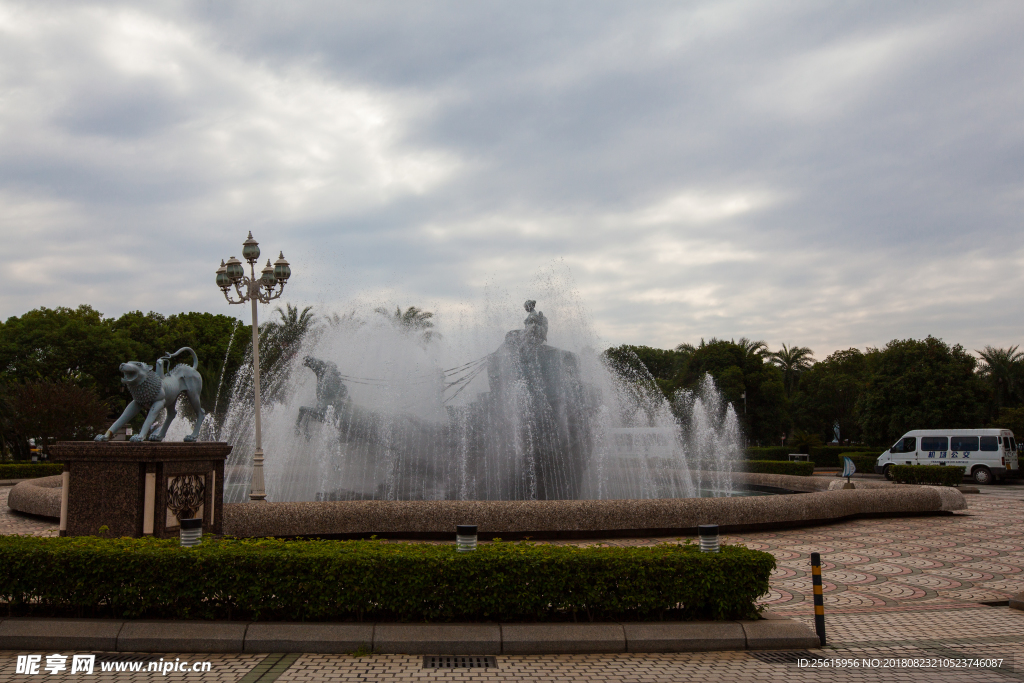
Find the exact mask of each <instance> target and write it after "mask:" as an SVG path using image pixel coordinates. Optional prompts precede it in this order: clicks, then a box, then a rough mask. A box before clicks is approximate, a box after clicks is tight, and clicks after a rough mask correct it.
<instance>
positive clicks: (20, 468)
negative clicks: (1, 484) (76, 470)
mask: <svg viewBox="0 0 1024 683" xmlns="http://www.w3.org/2000/svg"><path fill="white" fill-rule="evenodd" d="M63 471H64V465H63V464H61V463H54V462H30V463H25V464H24V465H22V464H10V463H4V464H2V465H0V479H35V478H37V477H52V476H53V475H55V474H60V473H61V472H63Z"/></svg>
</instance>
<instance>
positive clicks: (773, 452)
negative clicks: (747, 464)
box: [746, 446, 796, 460]
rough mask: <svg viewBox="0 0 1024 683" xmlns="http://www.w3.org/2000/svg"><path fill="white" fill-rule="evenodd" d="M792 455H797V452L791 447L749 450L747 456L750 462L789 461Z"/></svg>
mask: <svg viewBox="0 0 1024 683" xmlns="http://www.w3.org/2000/svg"><path fill="white" fill-rule="evenodd" d="M790 453H796V451H795V450H793V449H792V448H790V447H789V446H784V447H780V446H768V447H763V448H748V449H747V451H746V456H747V458H748V459H750V460H789V454H790Z"/></svg>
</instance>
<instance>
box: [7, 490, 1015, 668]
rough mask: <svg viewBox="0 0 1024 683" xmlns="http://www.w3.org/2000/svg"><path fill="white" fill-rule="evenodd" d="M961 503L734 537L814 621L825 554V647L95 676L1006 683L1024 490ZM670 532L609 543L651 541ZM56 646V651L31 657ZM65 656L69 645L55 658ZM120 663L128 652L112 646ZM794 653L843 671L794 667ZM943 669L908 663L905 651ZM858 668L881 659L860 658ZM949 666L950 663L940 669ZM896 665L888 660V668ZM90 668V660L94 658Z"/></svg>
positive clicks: (784, 602) (296, 664) (264, 663)
mask: <svg viewBox="0 0 1024 683" xmlns="http://www.w3.org/2000/svg"><path fill="white" fill-rule="evenodd" d="M9 490H10V489H9V488H6V487H0V533H4V534H12V533H17V534H37V535H55V533H56V532H55V528H56V524H55V523H53V522H51V521H47V520H40V519H36V518H30V517H27V516H25V515H19V514H17V513H12V512H10V511H9V510H8V509H7V507H6V500H7V492H8V491H9ZM980 490H981V493H979V494H976V495H968V496H966V499H967V502H968V510H966V511H963V512H958V513H955V514H953V515H951V516H942V517H930V516H929V517H903V518H896V519H863V520H855V521H850V522H843V523H840V524H833V525H828V526H819V527H810V528H803V529H791V530H784V531H778V532H757V533H744V534H737V535H731V536H728V537H726V538H724V539H723V540H724V541H725V542H727V543H743V544H745V545H747V546H749V547H751V548H757V549H759V550H765V551H767V552H770V553H772V554H773V555H774V556H775V558H776V559H777V561H778V569H777V570H776V572H775V574H774V576H773V578H772V582H771V585H772V590H771V593H770V594H769V595H768V596H766V597H765V598H764V602H765V604H766V605H767V606H768V608H769V609H770V611H772V612H775V613H777V614H780V615H786V616H792V617H793V618H796V619H800V620H803V621H805V622H806V623H808V624H812V625H813V617H812V614H813V611H812V606H811V578H810V566H809V557H810V553H811V552H820V553H821V555H822V562H823V570H822V574H823V577H824V590H825V605H826V615H827V616H826V620H827V633H828V638H829V645H828V647H826V648H823V649H821V650H816V651H813V652H804V653H780V652H712V653H692V654H633V655H630V654H616V655H538V656H498V657H497V658H496V663H497V668H496V669H447V670H437V669H424V668H423V658H422V657H413V656H403V655H369V656H362V657H356V656H349V655H287V656H285V657H282V656H281V655H276V656H275V655H271V656H270V657H268V656H266V655H250V654H232V655H195V656H192V655H191V654H187V653H186V654H181V655H157V656H156V658H159V657H161V656H162V657H164V658H165V660H168V661H169V660H171V659H173V658H175V657H181V658H184V659H189V660H193V659H194V660H205V661H210V662H211V671H210V673H202V674H199V673H188V674H183V673H169V674H167V675H166V676H164V675H161V674H159V673H149V674H147V673H138V674H131V673H100V672H98V671H97V673H95V674H94V675H92V676H87V677H85V678H90V679H95V680H119V681H122V680H123V681H127V680H150V679H162V680H210V681H245V683H255V682H256V681H271V680H277V681H282V682H284V681H320V680H325V681H393V680H481V681H484V680H486V681H564V680H566V679H575V680H583V681H748V680H761V679H771V678H773V677H780V676H785V677H786V679H787V680H788V681H793V682H797V681H822V680H826V681H861V680H865V681H972V682H973V681H978V682H982V683H983V682H985V681H1009V680H1024V652H1022V650H1024V648H1022V647H1021V644H1022V643H1024V612H1021V611H1015V610H1010V609H1009V608H1008V607H1006V606H1005V604H1004V605H997V604H992V605H986V604H983V603H1000V602H1002V603H1005V601H1007V600H1008V599H1009V597H1010V596H1011V595H1013V594H1014V593H1017V592H1019V591H1022V590H1024V485H1022V484H1014V485H1008V484H1001V485H997V486H990V487H981V489H980ZM674 540H675V539H674V538H669V539H616V540H612V541H606V542H600V541H594V542H592V543H606V544H608V545H626V544H629V545H646V544H650V543H656V542H662V541H674ZM17 654H27V653H16V652H0V682H2V681H24V680H36V679H42V678H45V679H51V678H52V679H55V680H56V679H58V678H61V677H62V676H64V677H67V678H78V677H79V676H81V674H75V675H74V676H69V675H63V674H57V675H49V674H46V673H43V674H41V675H38V676H25V675H18V674H16V673H15V657H16V655H17ZM39 654H52V653H39ZM62 654H71V653H62ZM111 657H112V658H121V659H124V658H125V657H127V656H126V655H111ZM798 658H804V659H808V660H810V661H811V662H814V660H815V659H816V658H824V659H825V660H826V662H825V663H826V664H830V665H833V667H835V665H842V664H847V665H848V664H851V663H852V662H856V663H857V664H858V666H856V667H853V666H850V667H848V668H822V667H821V666H820V665H819V666H817V667H814V668H811V667H800V666H798V664H796V663H794V661H793V660H795V659H798ZM993 658H1001V659H1003V668H1001V669H998V670H994V669H986V668H954V667H952V666H950V665H949V664H950V663H952V662H956V661H957V660H961V661H962V660H972V659H993ZM915 659H916V660H920V661H919V662H918V664H920V663H928V664H939V665H940V666H938V667H934V666H931V667H924V666H916V667H915V666H909V667H908V666H905V665H904V664H905V663H904V662H902V661H901V660H915ZM865 664H871V665H877V666H865ZM943 664H945V666H941V665H943ZM893 665H895V666H893ZM97 668H98V667H97Z"/></svg>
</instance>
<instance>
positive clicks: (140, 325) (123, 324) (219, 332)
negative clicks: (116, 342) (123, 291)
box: [108, 311, 252, 411]
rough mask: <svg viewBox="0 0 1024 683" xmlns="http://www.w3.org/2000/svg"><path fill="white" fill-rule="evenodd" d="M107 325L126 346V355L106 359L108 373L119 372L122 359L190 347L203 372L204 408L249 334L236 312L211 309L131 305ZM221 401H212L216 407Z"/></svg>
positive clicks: (228, 381) (226, 380) (150, 359)
mask: <svg viewBox="0 0 1024 683" xmlns="http://www.w3.org/2000/svg"><path fill="white" fill-rule="evenodd" d="M109 326H110V329H111V331H112V332H113V333H114V334H115V335H117V336H119V337H122V338H124V339H126V340H127V342H128V343H129V345H130V348H131V352H130V354H129V355H128V356H127V357H123V358H111V359H110V360H109V370H108V372H109V373H110V374H111V375H112V376H119V375H118V373H117V368H118V366H119V365H120V364H121V363H123V362H124V361H126V360H138V361H142V362H144V363H149V364H150V365H152V364H153V363H154V362H155V361H156V359H157V358H159V357H160V356H162V355H163V354H164V353H167V352H171V353H173V352H174V351H177V350H178V349H180V348H182V347H183V346H187V347H189V348H191V349H192V350H193V351H195V352H196V356H198V358H199V367H198V371H199V375H200V376H201V377H202V378H203V391H202V394H201V400H202V404H203V408H204V410H207V411H211V410H213V409H214V404H215V403H216V396H217V389H218V387H219V386H228V387H230V386H231V385H232V382H233V381H234V377H235V374H236V373H237V372H238V369H239V367H241V365H242V363H243V362H244V360H245V356H246V350H247V349H248V348H249V346H251V340H252V328H251V326H248V325H242V324H241V322H240V321H239V320H238V319H237V318H232V317H230V316H226V315H220V314H216V315H214V314H212V313H194V312H193V313H178V314H174V315H170V316H164V315H162V314H160V313H155V312H153V311H150V312H149V313H143V312H142V311H131V312H129V313H125V314H124V315H122V316H121V317H120V318H117V319H116V320H111V321H109ZM232 335H233V337H232ZM177 361H178V362H182V363H191V362H192V358H191V356H187V355H186V356H179V357H178V358H177ZM223 407H224V406H223V405H218V406H217V409H218V410H220V409H221V408H223Z"/></svg>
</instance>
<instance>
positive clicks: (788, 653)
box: [747, 650, 828, 664]
mask: <svg viewBox="0 0 1024 683" xmlns="http://www.w3.org/2000/svg"><path fill="white" fill-rule="evenodd" d="M747 654H749V655H750V656H751V657H753V658H754V659H756V660H758V661H759V662H764V663H765V664H796V663H797V662H798V661H800V660H801V659H804V660H807V661H811V662H818V661H821V660H823V659H824V660H827V659H828V657H822V656H821V655H816V654H814V653H813V652H811V651H810V650H783V651H781V652H766V651H763V650H754V651H751V652H748V653H747Z"/></svg>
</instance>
